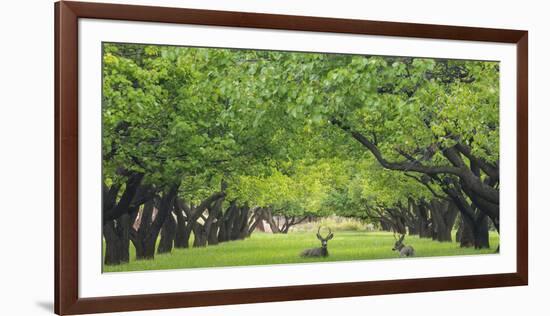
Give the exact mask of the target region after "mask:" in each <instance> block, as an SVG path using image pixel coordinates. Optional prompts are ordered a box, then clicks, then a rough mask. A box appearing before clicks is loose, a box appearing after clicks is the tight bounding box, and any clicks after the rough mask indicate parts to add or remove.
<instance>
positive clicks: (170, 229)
mask: <svg viewBox="0 0 550 316" xmlns="http://www.w3.org/2000/svg"><path fill="white" fill-rule="evenodd" d="M175 237H176V220H175V219H174V216H173V215H172V214H171V213H170V214H169V215H168V217H166V220H165V221H164V224H163V225H162V229H161V231H160V242H159V246H158V249H157V253H159V254H160V253H170V252H172V247H173V245H174V239H175Z"/></svg>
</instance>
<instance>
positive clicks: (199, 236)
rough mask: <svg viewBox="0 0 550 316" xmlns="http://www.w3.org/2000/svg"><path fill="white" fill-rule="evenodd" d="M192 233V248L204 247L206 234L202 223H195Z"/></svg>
mask: <svg viewBox="0 0 550 316" xmlns="http://www.w3.org/2000/svg"><path fill="white" fill-rule="evenodd" d="M193 235H194V236H195V239H194V240H193V248H198V247H206V243H207V241H208V236H207V234H206V230H205V229H204V225H203V224H200V223H195V226H193Z"/></svg>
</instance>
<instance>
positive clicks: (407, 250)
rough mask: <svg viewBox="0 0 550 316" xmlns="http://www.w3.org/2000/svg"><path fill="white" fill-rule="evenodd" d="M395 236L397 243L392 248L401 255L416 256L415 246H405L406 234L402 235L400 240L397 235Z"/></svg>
mask: <svg viewBox="0 0 550 316" xmlns="http://www.w3.org/2000/svg"><path fill="white" fill-rule="evenodd" d="M393 237H394V238H395V244H394V245H393V248H392V249H391V250H393V251H397V252H399V257H414V254H415V252H414V248H413V247H412V246H405V244H404V243H403V239H405V235H401V237H399V240H398V239H397V237H395V235H394V236H393Z"/></svg>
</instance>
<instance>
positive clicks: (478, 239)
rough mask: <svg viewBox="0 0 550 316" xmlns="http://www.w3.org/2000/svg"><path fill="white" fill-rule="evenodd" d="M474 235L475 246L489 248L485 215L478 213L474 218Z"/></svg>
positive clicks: (487, 224)
mask: <svg viewBox="0 0 550 316" xmlns="http://www.w3.org/2000/svg"><path fill="white" fill-rule="evenodd" d="M474 236H475V244H474V246H475V248H476V249H482V248H490V247H489V246H490V245H489V220H488V217H487V215H485V214H479V215H478V218H477V219H476V226H475V231H474Z"/></svg>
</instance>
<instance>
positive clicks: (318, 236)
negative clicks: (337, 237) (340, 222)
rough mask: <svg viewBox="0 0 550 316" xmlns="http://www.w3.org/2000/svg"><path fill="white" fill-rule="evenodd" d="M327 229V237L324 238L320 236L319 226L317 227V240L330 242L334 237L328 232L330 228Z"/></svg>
mask: <svg viewBox="0 0 550 316" xmlns="http://www.w3.org/2000/svg"><path fill="white" fill-rule="evenodd" d="M327 228H328V234H327V237H324V238H323V236H321V226H319V228H318V229H317V239H319V240H330V239H331V238H332V237H334V235H333V234H332V231H331V230H330V227H327Z"/></svg>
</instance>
